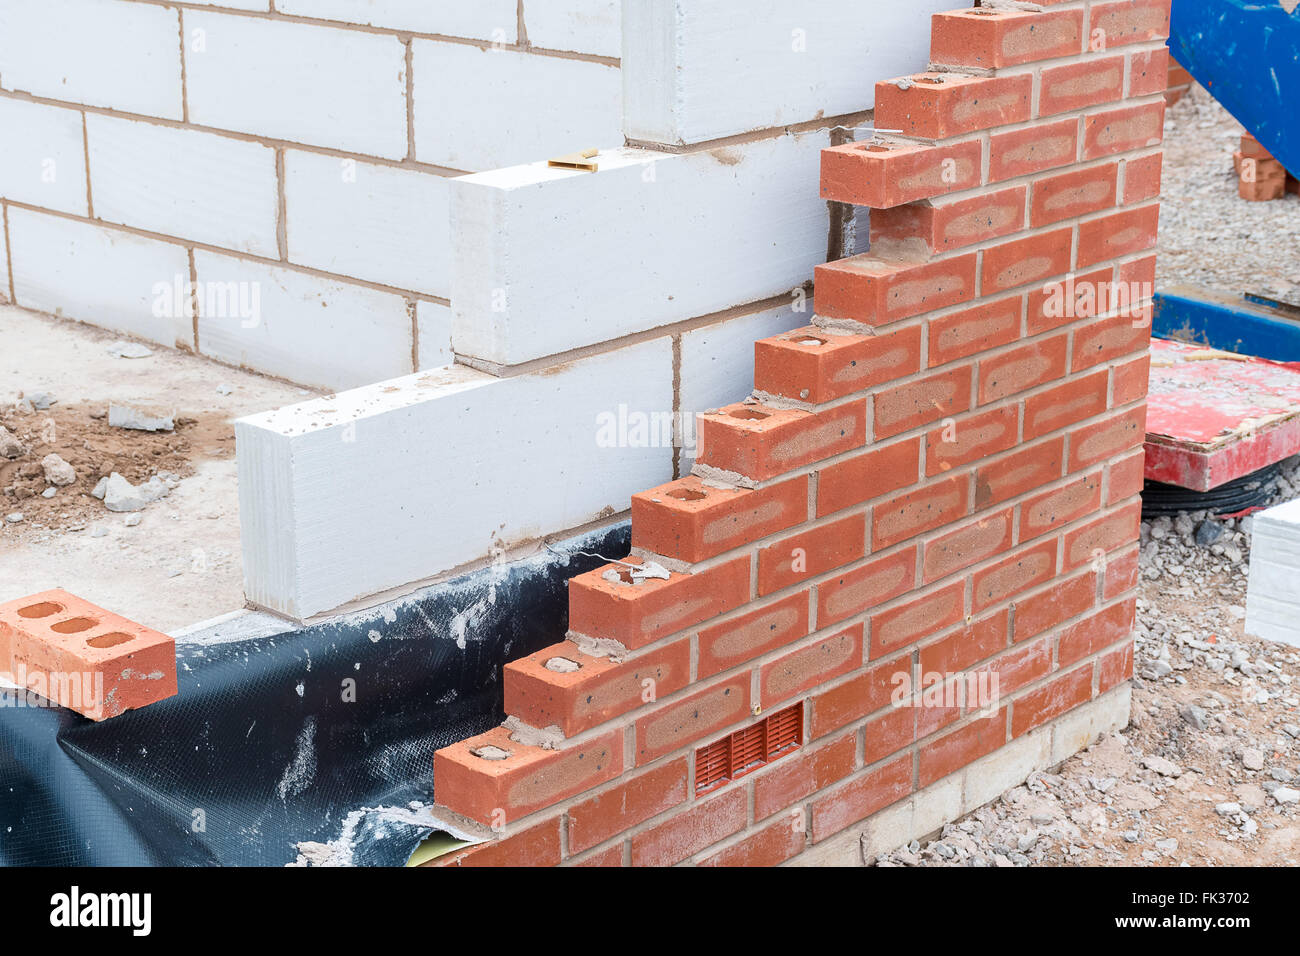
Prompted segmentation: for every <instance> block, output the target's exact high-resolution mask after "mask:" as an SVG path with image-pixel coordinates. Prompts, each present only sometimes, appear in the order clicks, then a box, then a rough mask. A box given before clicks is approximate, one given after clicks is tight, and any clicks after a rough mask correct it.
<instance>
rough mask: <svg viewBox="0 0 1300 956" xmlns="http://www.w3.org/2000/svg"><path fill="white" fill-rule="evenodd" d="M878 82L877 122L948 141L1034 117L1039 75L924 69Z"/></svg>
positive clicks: (915, 134) (929, 137)
mask: <svg viewBox="0 0 1300 956" xmlns="http://www.w3.org/2000/svg"><path fill="white" fill-rule="evenodd" d="M901 82H904V85H906V86H907V89H902V88H900V86H899V83H900V81H899V80H882V81H881V82H879V83H877V84H876V125H877V126H878V127H880V128H881V129H891V130H899V131H900V132H902V133H903V134H904V135H906V136H916V137H919V138H921V139H947V138H949V137H952V136H960V135H961V134H963V133H973V132H975V131H977V130H983V129H989V128H991V127H994V126H1003V125H1005V124H1007V123H1022V122H1024V121H1025V120H1027V119H1029V100H1030V95H1031V92H1032V90H1033V78H1032V77H1031V76H1030V75H1029V74H1027V73H1021V74H1015V75H1012V76H996V77H994V76H964V75H962V74H959V73H918V74H916V75H914V76H910V77H907V78H906V79H905V80H904V81H901Z"/></svg>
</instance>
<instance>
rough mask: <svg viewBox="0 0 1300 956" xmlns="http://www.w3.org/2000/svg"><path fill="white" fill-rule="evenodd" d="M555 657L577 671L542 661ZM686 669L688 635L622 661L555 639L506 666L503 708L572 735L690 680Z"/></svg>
mask: <svg viewBox="0 0 1300 956" xmlns="http://www.w3.org/2000/svg"><path fill="white" fill-rule="evenodd" d="M556 657H560V658H564V659H565V660H568V661H572V662H573V663H575V664H577V665H579V667H578V670H576V671H571V672H568V673H557V672H555V671H551V670H548V669H547V668H546V662H547V661H549V660H551V659H553V658H556ZM690 670H691V649H690V642H689V641H686V640H680V641H675V642H674V643H672V644H670V645H669V646H667V647H664V648H657V649H655V650H653V651H651V652H650V653H648V654H645V655H643V656H641V657H638V658H636V659H635V660H632V661H626V662H624V663H621V664H618V663H615V662H614V661H613V660H611V659H610V658H608V657H588V656H587V655H585V654H582V653H580V652H579V651H578V649H577V647H576V646H575V645H573V644H571V643H568V642H565V643H563V644H554V645H552V646H550V647H547V648H544V649H542V650H540V651H538V652H537V653H536V654H531V655H529V656H528V657H524V658H521V659H519V660H517V661H511V662H510V663H509V664H507V665H506V666H505V674H504V678H503V683H504V684H505V708H506V713H507V714H511V715H512V716H515V717H518V718H519V719H520V720H522V721H523V722H524V723H526V724H529V725H531V726H533V727H551V726H556V727H559V728H560V730H561V731H562V732H563V733H564V735H565V736H566V737H574V736H577V735H578V734H580V733H582V732H583V731H584V730H589V729H590V728H592V727H596V726H598V725H600V724H603V723H604V722H605V721H607V720H611V719H613V718H615V717H618V716H621V715H622V714H626V713H628V712H629V711H632V710H636V709H637V708H638V707H640V706H641V705H642V704H645V703H650V702H651V701H652V700H654V699H655V698H657V697H667V696H668V695H669V694H673V693H676V692H677V691H679V690H681V689H682V688H683V687H685V686H686V685H687V684H689V683H690V679H691V675H690ZM647 681H649V682H651V683H650V684H649V687H648V688H647V684H646V682H647ZM647 698H648V699H647Z"/></svg>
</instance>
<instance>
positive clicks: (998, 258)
mask: <svg viewBox="0 0 1300 956" xmlns="http://www.w3.org/2000/svg"><path fill="white" fill-rule="evenodd" d="M1073 233H1074V230H1073V229H1057V230H1055V231H1053V232H1045V233H1040V234H1038V235H1035V236H1030V237H1028V238H1026V239H1014V240H1012V241H1011V242H1004V243H1003V244H1002V245H1000V246H992V247H991V248H988V249H985V250H984V259H983V263H982V265H981V267H980V268H981V275H982V278H981V280H980V281H981V289H982V290H983V292H984V294H985V295H989V294H991V293H995V292H1001V291H1004V290H1006V289H1011V288H1015V287H1016V286H1022V285H1027V284H1028V283H1031V282H1043V281H1045V280H1046V279H1048V278H1050V277H1052V276H1055V275H1061V274H1063V273H1066V272H1069V271H1070V251H1071V245H1072V243H1073V239H1072V236H1073Z"/></svg>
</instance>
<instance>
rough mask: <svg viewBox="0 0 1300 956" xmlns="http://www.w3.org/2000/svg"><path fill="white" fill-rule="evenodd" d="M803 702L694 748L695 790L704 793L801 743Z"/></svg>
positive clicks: (784, 753) (783, 754)
mask: <svg viewBox="0 0 1300 956" xmlns="http://www.w3.org/2000/svg"><path fill="white" fill-rule="evenodd" d="M802 735H803V703H802V702H801V703H798V704H795V705H794V706H793V707H787V708H786V709H785V710H781V711H777V712H776V713H775V714H772V715H770V716H768V717H765V718H764V719H762V720H760V721H759V722H758V723H756V724H754V725H752V726H750V727H746V728H745V729H744V730H738V731H736V732H735V733H734V734H730V735H729V736H726V737H723V738H722V739H721V740H716V741H714V742H713V743H711V744H709V745H707V746H705V747H701V748H700V749H699V750H697V751H695V792H696V794H701V793H707V792H708V791H710V790H713V789H715V788H717V787H720V786H722V785H723V784H724V783H727V782H729V781H731V780H735V779H736V778H737V777H743V776H744V775H745V774H747V773H750V772H752V771H754V770H757V769H758V768H759V767H761V766H763V765H764V764H767V763H771V762H772V761H773V760H776V759H777V758H778V757H784V756H785V755H786V754H787V753H789V752H790V751H792V750H794V749H795V748H796V747H798V746H799V744H801V743H802V742H803V740H802Z"/></svg>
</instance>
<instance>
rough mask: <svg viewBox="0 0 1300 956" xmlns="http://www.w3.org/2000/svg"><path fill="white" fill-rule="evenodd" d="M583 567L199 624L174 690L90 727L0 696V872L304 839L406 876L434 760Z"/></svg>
mask: <svg viewBox="0 0 1300 956" xmlns="http://www.w3.org/2000/svg"><path fill="white" fill-rule="evenodd" d="M627 541H628V526H627V525H626V524H622V525H618V526H615V527H612V528H609V529H605V530H602V531H600V532H596V533H593V534H591V535H588V536H585V537H583V538H581V539H572V540H570V541H568V542H565V543H564V544H562V545H558V546H556V548H555V550H556V551H558V552H560V553H561V554H563V555H566V556H568V555H574V554H575V552H577V551H590V552H599V553H601V554H606V555H615V556H617V555H622V554H626V553H627ZM599 564H600V561H599V560H598V559H594V558H591V557H583V556H573V557H571V558H569V557H557V556H555V555H552V554H541V555H538V556H536V557H534V558H530V559H528V560H526V561H522V562H518V563H515V564H511V565H503V566H499V567H492V568H487V569H484V570H483V571H479V572H475V573H473V574H468V575H465V576H464V577H461V578H458V579H456V580H454V581H451V582H448V583H447V584H444V585H439V586H435V587H431V588H428V589H426V590H424V591H422V592H420V593H418V594H416V595H413V596H412V597H410V598H407V599H405V600H403V601H399V602H394V603H392V604H389V605H385V606H383V607H381V608H377V609H374V610H372V611H368V612H364V613H358V614H354V615H350V616H346V617H341V618H337V619H332V620H330V621H328V622H327V623H322V624H318V625H314V626H308V627H305V628H290V627H289V626H288V625H285V628H286V629H285V630H283V631H281V632H279V633H271V634H265V633H262V634H258V635H256V636H248V634H247V633H246V629H241V628H240V627H237V626H235V625H234V624H233V623H232V625H230V626H229V627H226V628H223V627H222V626H215V627H213V628H209V629H207V630H205V631H202V632H198V633H196V634H192V635H190V636H188V637H182V638H180V639H178V642H177V673H178V678H179V684H180V693H179V695H178V696H177V697H174V698H172V699H170V700H167V701H163V702H160V703H158V704H154V705H152V706H150V707H147V708H145V709H143V710H140V711H130V712H127V713H126V714H123V715H122V716H120V717H116V718H114V719H112V720H108V721H105V722H103V723H99V724H96V723H93V722H91V721H89V720H86V719H85V718H83V717H80V716H79V715H77V714H74V713H72V712H70V711H66V710H59V709H52V708H48V707H33V706H18V705H19V704H22V703H26V701H25V700H21V699H19V694H18V692H9V693H7V694H3V695H0V864H4V865H11V866H12V865H47V866H76V865H116V866H126V865H171V866H177V865H181V866H184V865H192V866H202V865H211V864H228V865H245V866H283V865H286V864H289V863H292V862H294V861H295V859H296V858H297V857H298V851H297V849H296V845H297V844H299V843H303V842H316V843H322V844H332V847H331V848H332V849H334V850H336V851H340V852H338V853H337V854H336V856H335V858H334V859H333V860H332V862H339V863H346V862H351V863H355V864H358V865H380V866H401V865H403V864H405V862H406V861H407V859H409V857H410V855H411V853H412V852H413V851H414V850H415V848H416V847H417V846H418V844H419V842H420V841H421V840H422V839H423V838H424V837H425V836H427V835H428V833H430V832H431V831H432V829H433V822H432V820H430V821H429V823H428V825H425V824H424V823H423V821H424V819H425V817H424V815H423V813H422V812H421V809H422V808H423V807H426V806H428V805H430V804H432V803H433V778H432V769H433V753H434V751H435V750H437V749H438V748H440V747H443V746H446V745H448V744H450V743H453V742H455V741H457V740H461V739H464V738H465V737H468V736H471V735H473V734H476V733H480V732H482V731H484V730H486V729H488V728H489V727H491V726H493V725H495V724H497V723H499V722H500V721H501V720H502V719H503V717H504V713H503V709H502V690H501V683H500V675H501V665H502V664H504V663H505V662H506V661H508V660H513V659H515V658H518V657H522V656H524V655H527V654H530V653H533V652H534V651H537V650H540V649H541V648H543V647H545V646H547V645H549V644H553V643H555V642H557V641H559V640H561V639H563V635H564V633H565V630H566V628H567V616H568V600H567V588H566V581H567V579H568V578H569V577H571V576H573V575H574V574H577V573H580V572H582V571H585V570H588V569H590V568H592V567H596V566H597V565H599ZM258 617H262V616H258ZM276 630H278V628H276ZM35 700H36V699H35V698H34V699H33V701H35Z"/></svg>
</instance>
